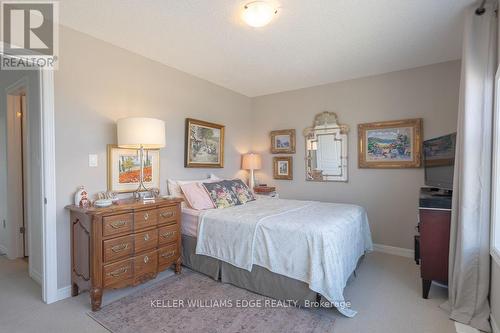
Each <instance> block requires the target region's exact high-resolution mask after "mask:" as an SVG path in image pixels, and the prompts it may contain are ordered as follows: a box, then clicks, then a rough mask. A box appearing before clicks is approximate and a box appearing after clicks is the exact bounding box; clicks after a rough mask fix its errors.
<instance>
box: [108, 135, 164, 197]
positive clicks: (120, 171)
mask: <svg viewBox="0 0 500 333" xmlns="http://www.w3.org/2000/svg"><path fill="white" fill-rule="evenodd" d="M140 172H141V163H140V158H139V151H138V150H136V149H127V148H120V147H118V146H117V145H108V191H113V192H119V193H125V192H134V191H135V190H137V188H138V187H139V180H140ZM144 185H146V187H147V188H160V150H159V149H150V150H145V151H144Z"/></svg>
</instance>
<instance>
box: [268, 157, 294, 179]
mask: <svg viewBox="0 0 500 333" xmlns="http://www.w3.org/2000/svg"><path fill="white" fill-rule="evenodd" d="M273 178H274V179H286V180H292V179H293V158H292V156H278V157H274V158H273Z"/></svg>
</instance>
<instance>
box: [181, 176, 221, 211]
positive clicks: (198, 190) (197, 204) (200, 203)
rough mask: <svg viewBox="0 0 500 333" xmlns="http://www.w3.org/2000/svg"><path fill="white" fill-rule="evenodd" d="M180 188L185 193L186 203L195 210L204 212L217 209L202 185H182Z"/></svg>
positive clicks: (194, 183) (195, 183)
mask: <svg viewBox="0 0 500 333" xmlns="http://www.w3.org/2000/svg"><path fill="white" fill-rule="evenodd" d="M180 187H181V189H182V193H184V197H185V198H186V201H187V202H188V203H189V205H190V206H191V207H192V208H193V209H197V210H202V209H211V208H215V206H214V203H213V202H212V200H211V199H210V196H209V195H208V192H207V190H206V189H205V187H204V186H203V185H202V184H201V183H199V182H192V183H188V184H182V185H181V186H180Z"/></svg>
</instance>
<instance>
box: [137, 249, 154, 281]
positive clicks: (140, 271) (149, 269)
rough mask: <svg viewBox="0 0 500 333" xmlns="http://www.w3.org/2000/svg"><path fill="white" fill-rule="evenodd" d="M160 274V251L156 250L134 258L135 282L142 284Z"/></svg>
mask: <svg viewBox="0 0 500 333" xmlns="http://www.w3.org/2000/svg"><path fill="white" fill-rule="evenodd" d="M157 272H158V251H157V250H154V251H151V252H147V253H145V254H142V255H139V256H136V257H135V258H134V281H135V282H136V283H140V282H143V281H146V280H149V279H151V278H152V277H154V276H156V274H157Z"/></svg>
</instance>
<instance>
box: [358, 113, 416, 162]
mask: <svg viewBox="0 0 500 333" xmlns="http://www.w3.org/2000/svg"><path fill="white" fill-rule="evenodd" d="M422 123H423V122H422V118H416V119H404V120H395V121H382V122H375V123H366V124H359V125H358V166H359V167H360V168H375V169H398V168H419V167H420V166H421V164H422Z"/></svg>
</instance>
